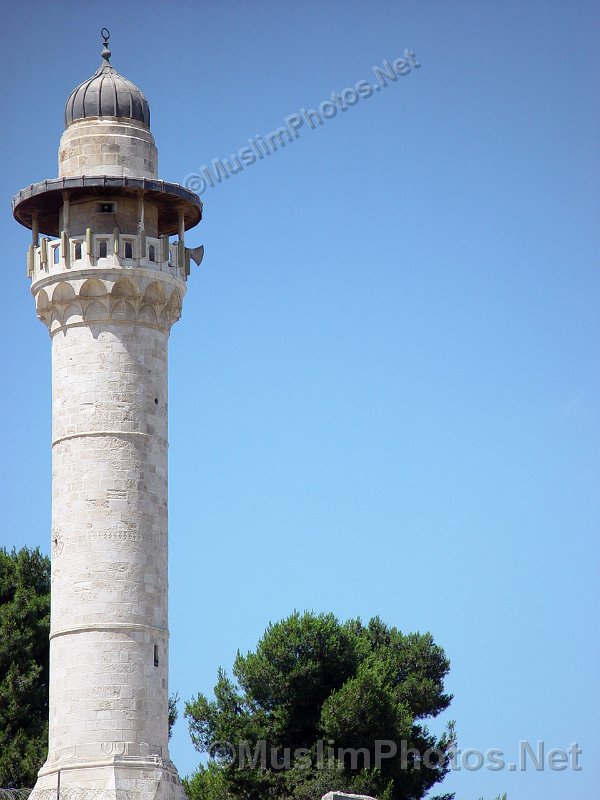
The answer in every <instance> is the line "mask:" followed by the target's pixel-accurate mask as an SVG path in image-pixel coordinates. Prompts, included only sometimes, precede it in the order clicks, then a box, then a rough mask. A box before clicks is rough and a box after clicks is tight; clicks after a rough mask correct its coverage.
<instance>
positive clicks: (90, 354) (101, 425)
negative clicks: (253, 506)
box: [13, 29, 202, 800]
mask: <svg viewBox="0 0 600 800" xmlns="http://www.w3.org/2000/svg"><path fill="white" fill-rule="evenodd" d="M103 37H104V40H105V41H104V50H103V52H102V59H103V60H102V64H101V66H100V67H99V69H98V70H97V72H96V73H95V74H94V75H93V76H92V77H91V78H90V79H89V80H87V81H85V82H84V83H82V84H81V85H80V86H78V87H77V88H76V89H75V90H74V91H73V92H72V93H71V95H70V97H69V98H68V100H67V105H66V109H65V123H66V130H65V132H64V133H63V135H62V139H61V142H60V147H59V159H58V162H59V177H58V178H55V179H53V180H47V181H42V182H41V183H37V184H34V185H32V186H29V187H28V188H26V189H23V190H22V191H21V192H19V194H18V195H17V196H16V197H15V198H14V200H13V212H14V216H15V218H16V219H17V220H18V221H19V222H20V223H21V224H23V225H25V226H26V227H27V228H31V230H32V237H33V241H32V244H31V245H30V246H29V251H28V255H27V274H28V275H29V277H30V278H31V291H32V293H33V296H34V298H35V304H36V311H37V316H38V318H39V319H40V320H41V321H42V322H43V323H44V324H45V325H46V326H47V327H48V331H49V333H50V338H51V341H52V623H51V633H50V639H51V646H50V676H51V677H50V734H49V751H48V758H47V761H46V763H45V764H44V766H43V767H42V769H41V770H40V773H39V778H38V782H37V784H36V793H37V794H38V795H39V794H41V793H42V790H46V789H51V790H52V793H53V795H54V796H56V795H55V793H56V788H57V786H59V787H61V788H66V787H77V788H81V789H87V788H89V789H103V790H106V791H107V792H108V793H109V794H108V797H115V798H119V800H125V798H132V800H146V798H156V800H163V798H165V799H166V798H172V800H178V798H183V790H182V787H181V784H180V783H179V778H178V776H177V771H176V769H175V767H174V766H173V764H172V762H171V761H170V759H169V749H168V683H167V673H168V635H169V634H168V623H167V401H168V398H167V345H168V339H169V331H170V329H171V325H172V324H173V323H174V322H175V321H176V320H177V319H179V316H180V314H181V301H182V298H183V295H184V294H185V290H186V279H187V275H188V272H189V256H190V251H189V250H186V248H185V245H184V231H185V230H187V229H188V228H191V227H193V226H194V225H196V224H197V223H198V222H199V221H200V219H201V216H202V204H201V203H200V200H199V198H198V197H197V196H196V195H195V194H193V193H192V192H190V191H188V190H187V189H184V188H183V187H182V186H179V185H177V184H173V183H167V182H165V181H162V180H159V179H158V177H157V167H158V164H157V150H156V146H155V144H154V138H153V136H152V133H151V132H150V112H149V108H148V102H147V100H146V98H145V97H144V95H143V94H142V92H141V91H140V90H139V89H138V88H137V87H136V86H134V85H133V84H132V83H131V82H130V81H128V80H126V79H125V78H123V77H122V76H121V75H119V73H118V72H116V71H115V69H114V68H113V67H112V66H111V64H110V63H109V59H110V55H111V54H110V51H109V49H108V31H106V29H103ZM174 234H175V235H177V237H178V239H177V241H176V242H173V243H171V242H170V240H169V237H170V236H171V235H174ZM40 235H43V236H42V238H40ZM48 237H49V238H48ZM198 250H201V248H198ZM193 253H194V254H197V253H196V251H193ZM198 260H199V259H198ZM44 794H45V792H44ZM104 796H105V797H106V796H107V795H104ZM34 797H35V795H34Z"/></svg>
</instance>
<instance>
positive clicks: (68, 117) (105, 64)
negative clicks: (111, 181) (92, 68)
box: [65, 28, 150, 127]
mask: <svg viewBox="0 0 600 800" xmlns="http://www.w3.org/2000/svg"><path fill="white" fill-rule="evenodd" d="M103 36H104V48H103V50H102V64H101V65H100V67H98V69H97V70H96V72H95V73H94V74H93V75H92V77H91V78H88V79H87V80H86V81H84V82H83V83H80V84H79V86H77V87H76V88H75V89H73V91H72V92H71V94H70V95H69V99H68V100H67V104H66V106H65V127H68V126H69V125H70V124H71V123H72V122H75V121H76V120H80V119H87V118H88V117H121V118H123V119H133V120H137V121H138V122H142V123H143V124H144V125H147V126H148V127H150V106H149V105H148V101H147V100H146V98H145V96H144V93H143V92H142V91H141V90H140V89H138V87H137V86H136V85H135V84H134V83H132V82H131V81H128V80H127V78H124V77H123V76H122V75H120V74H119V73H118V72H117V71H116V69H115V68H114V67H113V66H112V65H111V64H110V62H109V59H110V56H111V52H110V50H109V49H108V31H107V30H106V28H103Z"/></svg>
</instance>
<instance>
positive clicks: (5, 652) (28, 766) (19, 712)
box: [0, 548, 50, 789]
mask: <svg viewBox="0 0 600 800" xmlns="http://www.w3.org/2000/svg"><path fill="white" fill-rule="evenodd" d="M49 629H50V559H49V558H48V557H47V556H44V555H42V554H41V553H40V551H39V550H38V549H36V550H29V549H27V548H23V549H22V550H19V551H16V550H14V549H13V550H12V551H11V552H8V551H7V550H6V549H5V548H1V549H0V786H3V787H5V788H14V789H18V788H21V787H28V786H33V785H34V783H35V780H36V778H37V772H38V770H39V768H40V767H41V766H42V763H43V761H44V758H45V756H46V750H47V747H48V662H49V656H50V646H49V640H48V633H49Z"/></svg>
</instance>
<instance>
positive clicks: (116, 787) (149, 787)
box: [29, 756, 186, 800]
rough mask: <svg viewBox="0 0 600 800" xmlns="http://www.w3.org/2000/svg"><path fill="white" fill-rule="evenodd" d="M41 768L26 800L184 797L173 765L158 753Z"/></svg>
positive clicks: (176, 799)
mask: <svg viewBox="0 0 600 800" xmlns="http://www.w3.org/2000/svg"><path fill="white" fill-rule="evenodd" d="M45 769H47V766H46V765H45V766H44V767H42V769H41V770H40V774H39V777H38V780H37V783H36V785H35V788H34V790H33V792H32V793H31V794H30V796H29V797H30V800H57V795H58V800H60V798H61V797H62V798H63V800H186V795H185V792H184V790H183V786H182V785H181V781H180V779H179V775H178V773H177V770H176V769H175V766H174V765H173V763H172V762H171V761H167V760H165V759H162V758H159V757H158V756H148V757H146V758H139V757H132V756H113V757H110V758H107V759H106V761H104V762H91V763H87V764H86V763H85V762H80V763H79V762H75V761H70V762H65V763H64V765H63V764H61V765H60V767H59V768H58V769H57V768H56V766H54V765H53V766H52V767H51V769H50V770H48V771H47V772H45Z"/></svg>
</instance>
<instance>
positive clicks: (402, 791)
mask: <svg viewBox="0 0 600 800" xmlns="http://www.w3.org/2000/svg"><path fill="white" fill-rule="evenodd" d="M449 666H450V665H449V662H448V660H447V659H446V656H445V654H444V652H443V650H442V649H441V648H440V647H439V646H437V645H436V644H435V643H434V641H433V639H432V637H431V635H430V634H402V633H401V632H400V631H398V630H397V629H396V628H394V627H388V626H386V625H385V624H384V623H383V622H382V621H381V620H380V619H379V618H374V619H372V620H371V621H370V622H369V623H368V625H363V623H361V622H360V620H349V621H348V622H345V623H340V622H339V621H338V620H337V619H336V618H335V617H334V616H333V615H332V614H319V615H315V614H312V613H304V614H299V613H294V614H292V616H290V617H289V618H288V619H285V620H283V621H282V622H279V623H277V624H275V625H269V627H268V628H267V630H266V631H265V633H264V635H263V636H262V638H261V640H260V641H259V643H258V645H257V647H256V651H255V652H250V653H247V654H246V655H242V654H241V653H240V652H238V654H237V657H236V659H235V662H234V665H233V675H234V677H235V681H234V680H232V679H230V678H229V677H228V676H227V674H226V673H225V671H224V670H223V669H220V670H219V672H218V677H217V683H216V686H215V689H214V700H208V699H207V698H206V697H205V696H204V695H202V694H198V695H197V696H196V697H195V698H193V699H192V700H191V701H190V702H188V703H186V707H185V716H186V717H187V718H188V721H189V727H190V734H191V737H192V741H193V743H194V745H195V746H196V748H197V749H198V750H199V751H201V752H206V753H208V754H209V756H210V759H211V760H209V762H208V765H207V766H206V767H204V766H201V767H200V768H199V769H198V770H197V771H196V772H195V773H194V774H193V775H192V776H191V777H190V778H189V779H188V780H187V781H186V790H187V792H188V796H189V797H190V800H217V798H220V799H221V800H227V798H229V799H230V800H265V799H266V798H268V799H269V800H283V799H284V798H294V800H317V798H320V797H321V795H323V794H325V792H327V791H331V790H333V789H336V790H342V791H353V792H358V793H360V794H372V795H374V796H377V797H379V798H381V799H382V800H419V799H420V798H422V797H423V796H424V795H425V794H426V792H427V791H428V790H429V789H430V788H431V787H432V786H434V785H435V784H436V783H438V782H439V781H441V780H442V779H443V777H444V776H445V775H446V773H447V772H448V770H449V768H450V755H451V748H452V746H453V745H454V729H453V724H452V723H449V724H448V726H447V728H446V731H445V732H444V733H443V734H442V735H441V736H440V737H439V738H438V737H436V736H434V735H432V734H431V733H430V732H429V731H428V729H427V726H426V725H425V723H424V720H425V719H426V718H427V717H436V716H437V715H438V714H440V713H441V712H442V711H444V710H445V709H446V708H447V707H448V706H449V704H450V701H451V699H452V698H451V696H449V695H447V694H444V691H443V681H444V678H445V676H446V675H447V673H448V670H449ZM394 746H395V747H396V748H397V752H396V753H395V754H394V753H393V747H394ZM419 755H420V756H421V758H422V759H423V760H422V761H421V762H419V761H418V756H419ZM444 797H445V798H447V800H449V798H450V797H451V796H450V795H445V796H444Z"/></svg>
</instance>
